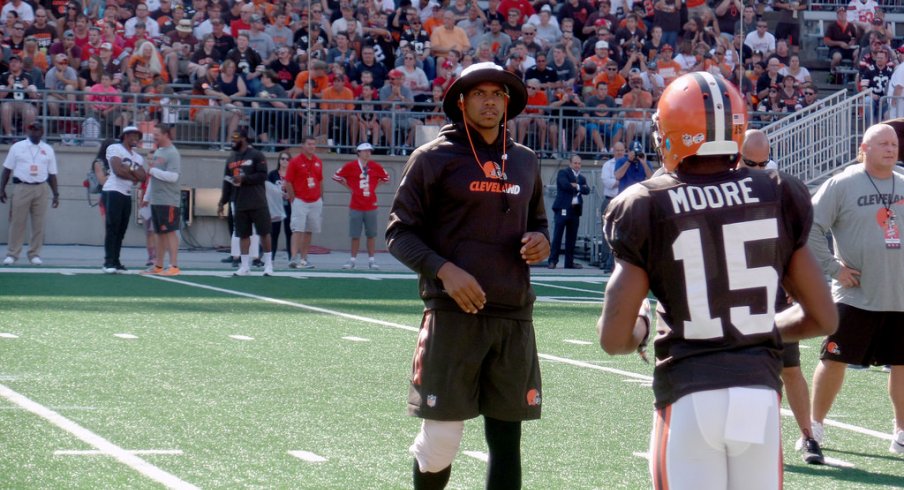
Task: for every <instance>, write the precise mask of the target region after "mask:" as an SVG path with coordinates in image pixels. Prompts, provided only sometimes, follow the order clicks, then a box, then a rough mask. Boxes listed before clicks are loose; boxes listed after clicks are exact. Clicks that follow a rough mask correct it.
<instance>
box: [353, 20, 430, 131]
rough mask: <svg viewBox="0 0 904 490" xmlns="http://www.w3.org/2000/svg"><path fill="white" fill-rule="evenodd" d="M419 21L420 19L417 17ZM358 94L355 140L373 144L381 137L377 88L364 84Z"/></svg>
mask: <svg viewBox="0 0 904 490" xmlns="http://www.w3.org/2000/svg"><path fill="white" fill-rule="evenodd" d="M418 21H420V19H418ZM359 89H360V92H361V93H360V95H359V96H358V97H356V98H355V100H357V101H359V102H358V104H357V106H356V109H357V110H356V111H355V118H356V119H357V126H358V137H357V140H356V141H359V142H362V143H371V144H372V145H374V146H377V145H379V144H380V138H381V137H382V134H383V132H382V127H381V126H380V116H379V114H378V111H379V110H380V105H379V104H376V100H377V97H379V95H378V94H377V90H376V89H374V88H373V87H372V86H371V85H369V84H364V85H362V86H360V87H359ZM441 98H442V92H440V99H441ZM440 110H442V104H440Z"/></svg>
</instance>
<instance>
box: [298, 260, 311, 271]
mask: <svg viewBox="0 0 904 490" xmlns="http://www.w3.org/2000/svg"><path fill="white" fill-rule="evenodd" d="M298 267H300V268H302V269H313V268H314V264H312V263H310V262H308V261H307V260H304V259H302V260H301V262H299V263H298Z"/></svg>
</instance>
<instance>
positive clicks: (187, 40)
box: [162, 19, 198, 83]
mask: <svg viewBox="0 0 904 490" xmlns="http://www.w3.org/2000/svg"><path fill="white" fill-rule="evenodd" d="M191 32H192V26H191V21H190V20H188V19H182V20H180V21H179V23H178V24H177V25H176V28H175V29H174V30H173V31H172V32H170V33H169V34H167V39H169V41H170V46H169V47H167V48H164V51H163V53H162V54H163V60H164V63H166V68H167V71H168V72H169V73H170V74H171V75H172V77H173V81H174V82H176V83H188V82H189V80H190V79H191V77H192V76H193V75H196V74H197V70H193V69H192V66H191V57H192V54H193V53H194V52H195V51H196V48H197V46H198V40H197V39H195V36H194V35H192V33H191Z"/></svg>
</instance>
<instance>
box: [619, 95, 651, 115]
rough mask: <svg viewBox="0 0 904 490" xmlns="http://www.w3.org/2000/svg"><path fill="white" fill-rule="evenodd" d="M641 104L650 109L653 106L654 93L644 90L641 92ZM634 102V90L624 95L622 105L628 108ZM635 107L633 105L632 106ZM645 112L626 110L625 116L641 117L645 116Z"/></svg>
mask: <svg viewBox="0 0 904 490" xmlns="http://www.w3.org/2000/svg"><path fill="white" fill-rule="evenodd" d="M640 102H641V103H640V106H641V107H642V108H645V109H649V108H650V107H653V94H651V93H650V92H647V91H646V90H643V91H641V92H640ZM632 104H634V92H628V93H626V94H625V95H624V96H623V97H622V107H625V108H628V107H629V106H631V105H632ZM632 109H633V107H632ZM643 114H644V113H643V112H640V111H625V117H627V118H630V119H640V118H642V117H643Z"/></svg>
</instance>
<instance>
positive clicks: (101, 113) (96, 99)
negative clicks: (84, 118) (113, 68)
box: [85, 72, 129, 136]
mask: <svg viewBox="0 0 904 490" xmlns="http://www.w3.org/2000/svg"><path fill="white" fill-rule="evenodd" d="M85 102H87V106H88V107H87V109H88V116H89V117H93V118H94V119H95V120H97V121H98V122H99V123H100V125H101V128H102V132H103V134H104V135H109V136H112V135H117V134H119V128H124V127H126V126H128V125H129V120H128V117H127V116H126V115H125V114H124V113H123V112H122V110H121V108H120V104H122V96H121V95H120V92H119V89H117V88H116V87H114V86H113V77H112V76H110V74H109V73H105V72H102V73H101V75H100V83H98V84H94V85H92V86H91V87H90V88H89V89H88V94H87V95H85Z"/></svg>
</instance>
